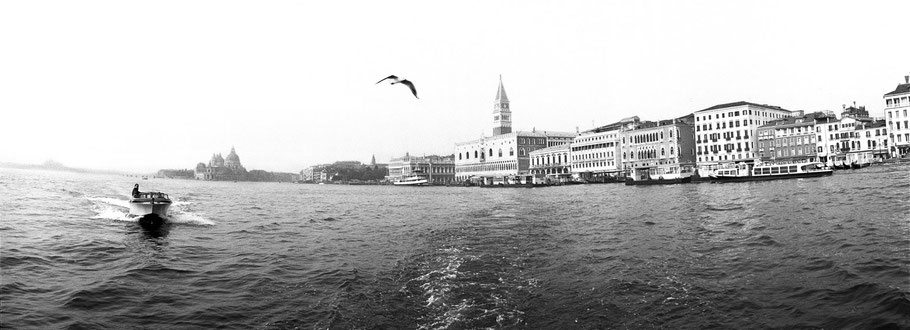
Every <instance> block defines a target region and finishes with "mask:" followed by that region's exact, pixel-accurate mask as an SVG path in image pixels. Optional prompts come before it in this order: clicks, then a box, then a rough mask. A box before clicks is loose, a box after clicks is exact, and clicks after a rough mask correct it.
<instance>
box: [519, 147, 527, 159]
mask: <svg viewBox="0 0 910 330" xmlns="http://www.w3.org/2000/svg"><path fill="white" fill-rule="evenodd" d="M518 155H519V156H522V157H524V156H525V148H518Z"/></svg>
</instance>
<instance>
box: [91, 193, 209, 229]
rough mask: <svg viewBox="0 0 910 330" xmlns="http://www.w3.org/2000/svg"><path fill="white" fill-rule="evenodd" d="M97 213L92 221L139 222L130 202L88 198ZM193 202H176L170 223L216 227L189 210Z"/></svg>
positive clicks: (170, 210)
mask: <svg viewBox="0 0 910 330" xmlns="http://www.w3.org/2000/svg"><path fill="white" fill-rule="evenodd" d="M87 199H88V200H89V201H91V202H92V204H93V205H92V210H93V211H94V212H95V213H96V214H95V216H93V217H92V219H107V220H114V221H124V222H139V217H138V216H135V215H131V214H130V213H129V201H128V200H123V199H117V198H110V197H87ZM191 204H192V202H174V203H173V204H171V208H170V209H169V210H168V217H167V220H168V222H170V223H179V224H189V225H202V226H214V225H215V222H214V221H212V220H210V219H208V218H206V217H204V216H202V215H200V214H197V213H194V212H191V211H190V210H188V208H189V206H190V205H191Z"/></svg>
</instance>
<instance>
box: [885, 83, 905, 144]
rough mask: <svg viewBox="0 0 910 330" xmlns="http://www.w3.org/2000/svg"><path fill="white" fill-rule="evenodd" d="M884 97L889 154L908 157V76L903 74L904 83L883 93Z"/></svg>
mask: <svg viewBox="0 0 910 330" xmlns="http://www.w3.org/2000/svg"><path fill="white" fill-rule="evenodd" d="M884 99H885V121H886V123H887V125H888V126H887V128H888V132H889V133H888V138H889V139H890V140H891V149H890V150H891V156H892V157H910V113H908V112H910V76H904V83H903V84H900V85H897V88H895V89H894V91H892V92H890V93H888V94H885V95H884Z"/></svg>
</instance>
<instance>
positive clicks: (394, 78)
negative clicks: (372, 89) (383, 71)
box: [376, 75, 398, 84]
mask: <svg viewBox="0 0 910 330" xmlns="http://www.w3.org/2000/svg"><path fill="white" fill-rule="evenodd" d="M386 79H392V80H394V82H397V81H398V77H396V76H395V75H391V76H388V77H385V78H382V80H380V81H377V82H376V83H377V84H378V83H381V82H383V81H385V80H386Z"/></svg>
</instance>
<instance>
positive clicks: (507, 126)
mask: <svg viewBox="0 0 910 330" xmlns="http://www.w3.org/2000/svg"><path fill="white" fill-rule="evenodd" d="M511 132H512V110H511V109H509V97H508V96H506V89H505V87H503V86H502V75H499V89H498V90H496V99H495V100H493V135H500V134H506V133H511Z"/></svg>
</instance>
